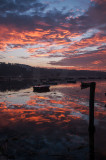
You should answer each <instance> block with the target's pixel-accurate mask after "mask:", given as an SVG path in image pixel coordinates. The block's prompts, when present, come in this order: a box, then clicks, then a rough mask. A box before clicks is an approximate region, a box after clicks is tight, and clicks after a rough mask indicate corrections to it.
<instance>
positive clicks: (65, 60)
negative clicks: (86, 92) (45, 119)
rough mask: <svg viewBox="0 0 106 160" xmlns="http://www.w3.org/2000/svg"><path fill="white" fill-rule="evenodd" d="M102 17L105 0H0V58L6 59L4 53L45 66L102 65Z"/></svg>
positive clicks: (105, 11) (105, 39)
mask: <svg viewBox="0 0 106 160" xmlns="http://www.w3.org/2000/svg"><path fill="white" fill-rule="evenodd" d="M81 2H82V3H81ZM69 3H70V5H69ZM77 5H78V6H80V5H81V8H76V7H75V6H77ZM66 6H67V7H66ZM105 17H106V5H105V0H101V1H100V0H87V1H86V0H80V1H76V0H75V1H73V0H72V1H71V2H70V1H69V0H67V1H61V0H58V1H50V0H48V1H46V0H43V1H42V0H9V1H8V0H1V1H0V54H1V55H2V59H1V58H0V59H1V60H2V61H5V59H6V62H7V61H8V62H9V61H10V60H9V58H6V56H7V55H8V56H7V57H14V58H13V59H14V62H15V59H17V57H20V59H22V60H23V63H26V61H25V60H28V59H29V60H31V59H34V60H35V61H36V63H37V61H39V62H41V61H45V66H46V65H47V67H58V65H60V67H65V66H68V65H69V67H73V66H74V67H75V68H76V69H78V68H79V67H80V66H81V68H85V64H86V65H87V68H88V69H98V68H97V66H101V68H103V65H105V63H104V61H101V59H100V57H102V56H103V55H104V59H105V51H106V48H104V46H105V42H106V32H105V31H106V30H105V29H106V18H105ZM19 49H23V53H22V55H21V56H19V54H20V53H18V52H19ZM100 50H101V52H100ZM21 52H22V50H21ZM98 53H100V54H99V55H98ZM82 55H83V58H82V57H81V56H82ZM89 55H90V56H89ZM82 59H84V61H85V62H86V63H84V62H83V60H82ZM53 61H54V62H53ZM21 63H22V62H21ZM89 64H90V65H91V67H88V65H89ZM29 65H32V64H31V61H30V63H29ZM33 65H34V64H33ZM35 65H36V64H35ZM103 70H104V68H103Z"/></svg>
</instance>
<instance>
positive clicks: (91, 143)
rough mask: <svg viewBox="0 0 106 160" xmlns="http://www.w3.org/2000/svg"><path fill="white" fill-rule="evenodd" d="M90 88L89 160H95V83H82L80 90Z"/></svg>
mask: <svg viewBox="0 0 106 160" xmlns="http://www.w3.org/2000/svg"><path fill="white" fill-rule="evenodd" d="M88 87H90V96H89V160H91V159H92V160H94V159H95V154H94V131H95V126H94V98H95V87H96V83H95V82H91V83H82V84H81V89H85V88H88Z"/></svg>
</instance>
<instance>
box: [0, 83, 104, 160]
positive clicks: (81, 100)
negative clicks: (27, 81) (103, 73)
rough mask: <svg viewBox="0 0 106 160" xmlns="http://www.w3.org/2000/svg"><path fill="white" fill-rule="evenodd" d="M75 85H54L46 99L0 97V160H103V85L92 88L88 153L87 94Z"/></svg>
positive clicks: (27, 93) (22, 94)
mask: <svg viewBox="0 0 106 160" xmlns="http://www.w3.org/2000/svg"><path fill="white" fill-rule="evenodd" d="M80 85H81V83H80V82H77V83H76V84H59V85H54V86H51V87H50V92H46V93H37V92H33V88H32V87H29V88H26V89H20V90H17V91H15V90H11V91H9V90H2V91H0V158H1V160H7V159H8V160H10V159H12V160H13V159H16V160H27V159H28V160H36V159H37V160H38V159H39V160H49V159H50V160H57V159H58V160H59V159H64V160H69V159H70V160H82V159H83V160H88V159H90V158H91V157H90V156H92V159H95V160H99V159H100V160H103V159H106V96H105V93H106V81H97V82H96V92H95V111H94V112H95V133H94V143H93V147H92V148H90V147H91V146H90V141H89V132H88V124H89V88H87V89H83V90H81V87H80ZM92 153H93V154H92Z"/></svg>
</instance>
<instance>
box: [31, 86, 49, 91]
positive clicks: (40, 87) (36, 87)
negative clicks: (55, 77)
mask: <svg viewBox="0 0 106 160" xmlns="http://www.w3.org/2000/svg"><path fill="white" fill-rule="evenodd" d="M33 91H34V92H49V91H50V86H49V85H37V86H33Z"/></svg>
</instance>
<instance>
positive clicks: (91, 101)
mask: <svg viewBox="0 0 106 160" xmlns="http://www.w3.org/2000/svg"><path fill="white" fill-rule="evenodd" d="M95 86H96V83H95V82H91V83H90V97H89V131H91V132H94V130H95V126H94V98H95Z"/></svg>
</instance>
